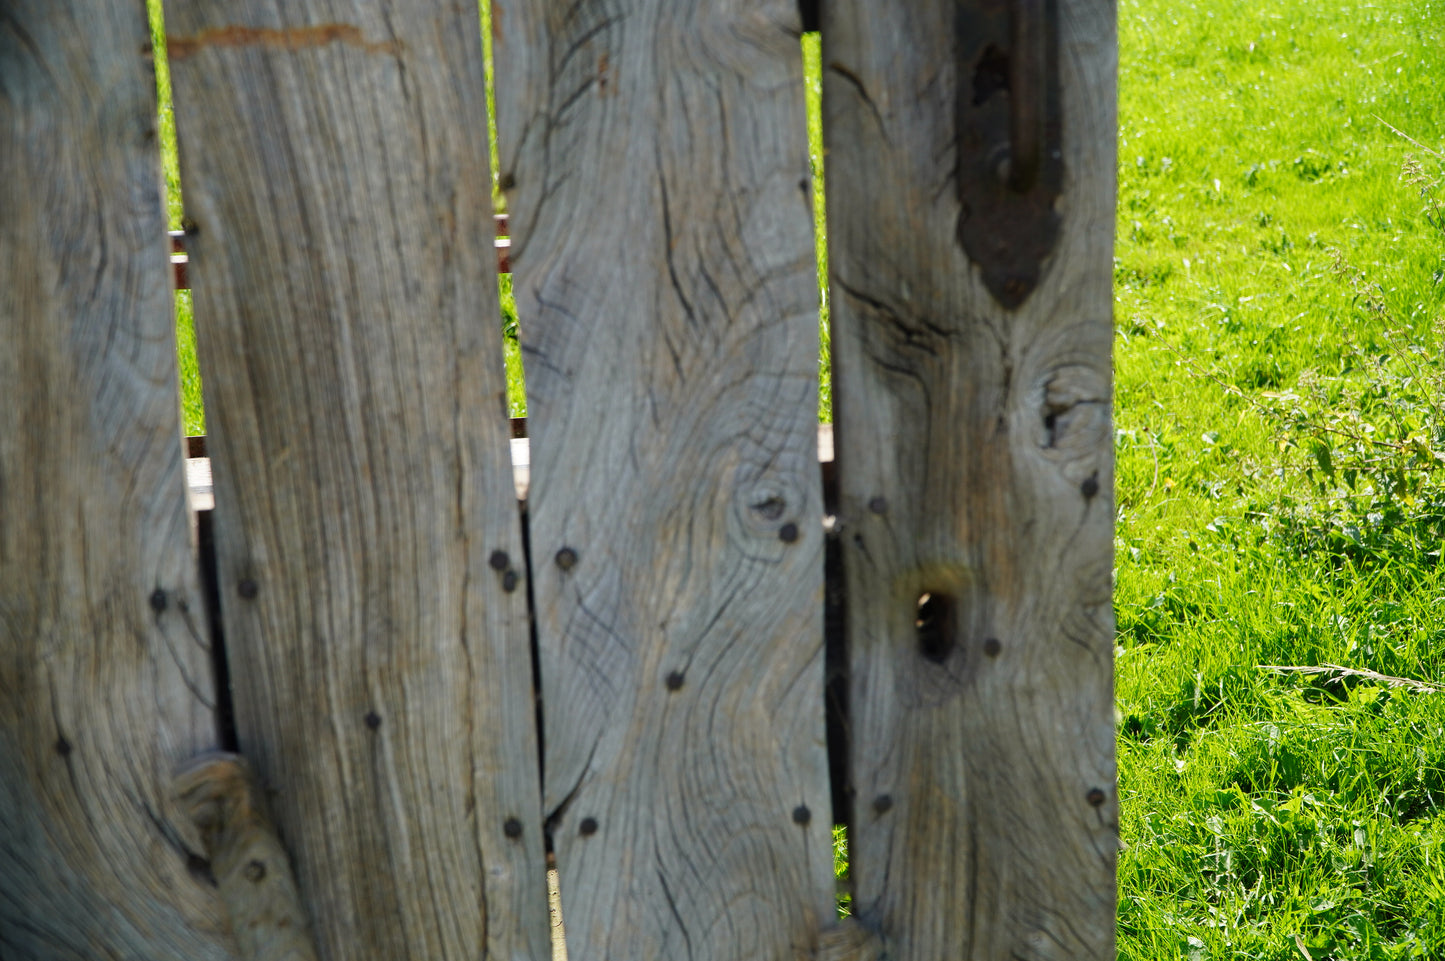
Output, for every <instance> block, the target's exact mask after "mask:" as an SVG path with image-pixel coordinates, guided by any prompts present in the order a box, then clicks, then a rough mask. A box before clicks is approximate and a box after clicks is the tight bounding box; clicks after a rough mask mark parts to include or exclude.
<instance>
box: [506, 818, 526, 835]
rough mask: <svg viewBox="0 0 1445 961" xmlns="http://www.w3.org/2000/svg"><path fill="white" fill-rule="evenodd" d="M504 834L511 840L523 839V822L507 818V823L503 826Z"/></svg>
mask: <svg viewBox="0 0 1445 961" xmlns="http://www.w3.org/2000/svg"><path fill="white" fill-rule="evenodd" d="M502 833H503V834H505V835H506V836H507V837H509V838H514V839H515V838H519V837H521V836H522V822H521V821H518V820H517V819H516V818H507V820H506V823H504V824H503V825H502Z"/></svg>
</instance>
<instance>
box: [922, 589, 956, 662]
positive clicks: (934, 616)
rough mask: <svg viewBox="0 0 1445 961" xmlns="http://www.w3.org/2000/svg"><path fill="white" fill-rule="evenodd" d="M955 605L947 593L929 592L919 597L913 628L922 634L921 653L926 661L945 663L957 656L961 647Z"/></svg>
mask: <svg viewBox="0 0 1445 961" xmlns="http://www.w3.org/2000/svg"><path fill="white" fill-rule="evenodd" d="M955 606H956V605H955V604H954V601H953V598H951V597H949V596H948V595H947V594H940V593H937V592H932V591H925V592H924V593H922V594H920V595H919V597H918V603H917V608H916V610H915V611H914V616H913V629H914V631H915V632H916V633H917V635H918V653H919V654H921V655H923V659H924V660H926V661H931V662H932V663H934V664H942V663H944V662H945V661H947V660H948V658H949V655H950V654H952V653H953V649H954V647H955V646H957V641H956V639H955V634H956V633H957V632H956V617H955V613H954V609H955Z"/></svg>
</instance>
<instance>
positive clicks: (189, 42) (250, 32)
mask: <svg viewBox="0 0 1445 961" xmlns="http://www.w3.org/2000/svg"><path fill="white" fill-rule="evenodd" d="M333 43H340V44H345V45H346V46H348V47H357V48H358V49H361V50H365V51H366V52H367V53H386V54H396V53H399V52H400V51H401V42H400V41H398V40H390V41H384V42H372V41H369V40H367V39H366V38H365V37H364V36H362V35H361V30H360V29H358V28H357V27H354V26H351V25H350V24H346V23H323V24H320V25H319V26H315V27H294V28H291V29H287V30H274V29H270V28H267V27H219V28H217V29H215V30H203V31H201V32H200V33H198V34H196V35H195V36H192V37H172V36H167V37H166V51H167V53H168V55H169V56H170V57H171V59H178V58H182V57H189V56H190V55H191V54H193V53H196V52H197V51H199V50H202V49H205V48H206V47H268V48H270V49H272V50H305V49H309V48H311V47H324V46H327V45H329V44H333Z"/></svg>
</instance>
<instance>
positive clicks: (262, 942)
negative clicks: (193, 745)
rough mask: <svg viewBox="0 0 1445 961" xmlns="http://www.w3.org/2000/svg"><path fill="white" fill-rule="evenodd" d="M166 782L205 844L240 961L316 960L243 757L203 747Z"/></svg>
mask: <svg viewBox="0 0 1445 961" xmlns="http://www.w3.org/2000/svg"><path fill="white" fill-rule="evenodd" d="M172 786H173V789H174V793H175V796H176V799H177V801H178V802H179V803H180V805H181V808H182V810H184V811H185V812H186V815H187V817H189V818H190V819H191V823H192V824H194V825H195V826H196V830H197V831H199V832H200V835H201V841H202V842H203V843H204V844H205V845H206V854H207V856H208V857H209V858H210V859H211V873H212V874H213V875H214V876H215V878H216V886H217V888H218V889H219V893H220V897H221V902H222V903H223V904H225V906H226V915H227V917H228V918H229V919H230V921H231V930H232V932H234V934H235V936H236V946H237V948H238V949H239V953H240V956H241V961H316V947H315V945H314V944H313V943H312V940H311V931H310V929H309V927H308V925H307V923H306V912H305V909H303V908H302V906H301V896H300V894H299V893H298V892H297V890H296V878H295V877H294V875H293V874H292V872H291V859H290V858H289V857H288V856H287V855H286V849H285V847H284V846H282V844H281V840H280V838H278V837H277V836H276V828H275V826H274V825H273V824H272V823H271V818H270V816H269V815H268V814H267V813H266V798H265V790H264V788H263V787H262V786H261V783H260V781H258V780H257V779H256V774H255V771H253V770H252V769H251V766H250V765H249V764H247V763H246V759H245V758H243V757H241V756H240V755H239V754H231V753H228V752H225V751H207V752H206V753H205V754H200V755H197V756H196V757H194V758H190V759H188V760H187V761H186V762H184V763H183V764H182V765H181V767H180V769H179V770H177V772H176V779H175V782H174V784H173V785H172Z"/></svg>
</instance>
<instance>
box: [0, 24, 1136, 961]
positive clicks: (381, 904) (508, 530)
mask: <svg viewBox="0 0 1445 961" xmlns="http://www.w3.org/2000/svg"><path fill="white" fill-rule="evenodd" d="M804 6H806V4H805V5H804ZM166 15H167V30H168V34H169V44H168V45H169V55H170V60H171V68H172V75H173V78H174V84H175V90H176V118H177V124H178V129H179V134H180V139H181V161H182V173H183V178H184V181H185V185H186V195H185V200H186V207H187V214H188V218H189V221H190V223H191V224H192V225H193V226H191V227H190V228H189V230H188V236H187V238H186V248H187V251H188V253H189V256H190V262H189V281H190V283H191V285H192V287H193V289H194V297H195V313H196V318H197V328H198V333H197V336H198V346H199V354H200V362H201V366H202V369H203V371H204V377H205V399H206V412H207V422H208V435H209V436H208V442H207V446H208V453H209V454H210V457H211V464H212V467H213V470H214V486H215V507H214V511H213V514H212V517H213V520H211V519H209V518H208V519H207V525H206V526H207V528H208V530H209V535H208V537H207V541H208V544H209V545H210V556H209V557H208V558H199V557H198V550H197V536H196V533H195V532H196V515H195V514H194V512H193V511H192V510H191V507H190V504H189V502H188V495H187V489H186V482H185V472H184V467H183V460H184V451H183V445H182V444H181V442H180V430H179V425H178V419H177V401H176V360H175V355H174V337H173V331H172V327H171V324H172V321H171V290H170V285H171V281H170V275H169V273H168V269H167V263H168V259H167V255H168V241H167V238H166V233H165V223H164V216H163V203H162V197H161V188H160V186H159V184H160V177H159V159H158V144H157V135H156V102H155V88H154V81H153V77H152V72H151V71H152V65H151V63H150V62H149V56H150V54H149V47H148V33H147V27H146V22H145V15H144V10H143V4H141V3H139V2H137V0H11V2H9V3H6V4H3V5H0V138H3V143H0V322H3V324H4V328H3V329H4V334H5V341H6V347H5V349H4V350H3V351H0V392H3V393H0V396H3V401H0V956H3V957H4V958H5V959H6V961H12V959H17V961H18V959H30V958H35V959H58V958H101V957H106V958H137V959H163V958H178V959H179V958H186V959H207V958H226V957H232V956H234V954H235V952H236V951H237V950H238V948H239V949H240V950H242V951H251V950H253V948H254V945H255V944H256V943H257V937H259V936H260V935H258V933H257V931H258V930H260V928H265V927H266V926H267V925H270V926H271V927H272V928H275V927H276V926H277V925H278V924H280V923H281V922H282V921H284V920H288V919H290V918H289V916H284V917H283V915H284V912H283V914H277V913H275V911H273V912H272V913H271V914H269V915H268V914H264V913H263V914H261V915H257V916H254V917H249V918H248V917H246V916H243V915H238V914H237V913H236V911H237V910H238V909H237V908H236V904H237V902H236V900H235V898H234V897H233V896H232V892H234V891H235V890H238V889H244V888H245V886H246V885H247V884H252V885H257V886H261V883H262V882H263V881H264V880H265V879H266V878H267V877H268V876H269V877H271V878H273V879H274V878H275V877H276V876H278V873H279V874H284V871H282V870H281V865H280V864H278V863H275V862H268V861H266V860H265V859H264V858H261V857H260V856H257V857H256V858H253V859H251V860H245V859H242V861H239V862H238V861H235V858H234V854H235V852H234V850H232V851H230V852H229V854H226V855H225V856H224V857H223V856H222V854H218V853H217V851H216V845H217V843H218V840H217V838H218V831H219V830H220V829H219V828H217V827H216V825H215V823H214V822H212V823H210V826H209V827H207V830H206V831H205V832H202V831H200V830H198V828H197V826H196V824H195V823H193V822H194V818H193V816H192V815H193V814H194V810H193V806H194V804H196V803H197V798H198V797H199V796H200V795H198V794H197V793H196V792H197V791H200V792H201V793H202V794H204V790H203V789H207V788H205V784H204V783H201V782H197V781H196V780H194V779H195V778H196V777H201V775H198V774H197V773H196V769H195V768H194V767H192V768H191V769H190V771H189V773H188V775H187V776H188V777H191V778H192V780H191V781H184V780H183V782H182V783H181V784H180V788H182V789H184V790H183V791H182V793H183V794H184V800H185V802H186V805H191V806H192V807H183V805H182V803H181V801H182V799H181V798H179V797H178V786H177V782H176V781H175V780H174V778H175V773H176V771H177V769H178V767H180V766H182V765H184V764H186V763H187V762H188V761H190V760H191V759H193V758H195V757H196V756H198V755H202V754H203V753H204V752H207V751H209V750H211V749H214V748H217V747H232V748H236V749H238V750H239V751H240V752H241V753H242V754H243V755H244V756H245V757H246V758H247V759H248V760H249V762H250V764H252V765H253V766H254V767H255V768H256V769H257V770H258V771H259V773H260V775H261V777H262V779H263V780H264V783H265V784H266V785H267V786H268V789H267V791H266V798H265V803H266V806H267V807H269V808H270V810H271V812H272V814H273V815H274V817H275V821H276V824H277V827H278V830H279V834H280V837H281V839H282V840H283V842H284V845H285V849H286V850H287V851H288V852H289V855H290V860H291V862H292V864H293V866H294V869H295V878H296V883H297V885H298V887H299V891H300V900H301V904H302V905H303V907H304V911H305V913H306V915H308V916H309V919H310V925H311V931H312V934H313V936H314V939H315V945H316V948H317V950H318V953H319V956H320V957H323V958H328V959H341V958H347V959H353V958H356V959H361V958H387V959H399V958H416V959H444V958H457V959H460V958H477V957H483V956H485V957H494V958H511V959H522V958H528V959H540V958H544V957H546V956H547V955H548V954H549V951H550V947H549V940H548V917H547V897H546V880H545V871H546V865H547V863H548V857H549V853H548V852H549V849H550V850H553V851H554V853H555V858H556V864H557V866H558V870H559V873H560V878H561V892H562V904H563V907H564V910H565V917H566V924H567V932H568V951H569V954H570V956H571V958H572V959H573V961H586V959H592V958H611V959H632V958H664V957H681V956H684V955H685V956H686V957H688V958H692V959H702V958H717V959H752V958H787V959H792V958H803V957H828V958H842V957H858V958H882V957H884V956H887V957H889V958H892V959H896V961H905V959H907V961H912V959H919V961H922V959H935V958H941V957H961V958H970V959H995V958H1009V957H1016V958H1104V957H1109V956H1111V955H1112V953H1113V924H1114V913H1113V901H1114V887H1113V865H1114V858H1115V847H1116V843H1117V841H1116V836H1117V824H1116V821H1117V817H1116V798H1115V790H1114V762H1113V756H1114V755H1113V727H1112V694H1111V692H1112V686H1111V685H1112V665H1111V653H1112V615H1111V607H1110V594H1111V563H1112V539H1111V531H1112V497H1111V492H1112V468H1111V454H1110V442H1111V438H1110V431H1109V414H1108V411H1109V398H1110V336H1111V322H1110V311H1111V295H1110V275H1111V253H1112V250H1111V248H1112V224H1113V180H1114V154H1113V149H1114V148H1113V142H1114V117H1113V103H1114V87H1113V84H1114V57H1115V53H1114V51H1115V43H1114V23H1113V17H1114V13H1113V6H1112V2H1111V0H887V2H880V0H825V2H824V3H823V4H822V5H821V30H822V38H823V39H822V43H823V61H824V74H825V79H824V114H825V117H824V120H825V141H826V146H827V160H826V163H827V176H828V185H827V194H828V199H827V206H828V224H829V235H828V246H829V257H830V265H831V266H830V284H831V291H832V294H831V335H832V344H831V349H832V357H833V364H834V366H833V374H834V385H833V392H834V394H833V396H834V404H835V407H834V410H835V415H836V416H835V431H836V433H835V440H836V451H837V455H836V465H835V475H836V477H835V482H836V503H830V504H829V505H827V508H826V511H825V503H824V492H823V489H822V485H821V483H820V474H819V469H818V452H817V445H816V440H815V438H816V433H815V421H816V410H817V400H816V396H817V395H816V391H817V382H818V370H817V357H818V303H817V290H816V283H815V278H814V256H813V225H812V220H811V213H810V211H811V202H810V193H811V189H812V184H811V183H810V171H809V164H808V150H807V143H806V132H805V121H804V99H803V83H802V65H801V59H800V56H799V44H798V40H799V33H800V30H801V26H802V22H801V19H800V18H801V16H802V14H801V13H800V10H799V7H798V5H796V4H795V3H794V2H792V0H786V2H784V0H777V2H767V0H756V2H738V0H733V2H728V0H611V2H607V3H572V2H561V0H495V6H494V9H493V14H492V18H493V20H492V22H493V24H494V32H493V43H494V49H495V54H496V60H497V76H498V77H499V78H500V79H499V81H498V90H497V98H496V103H497V126H498V134H497V140H498V150H499V156H500V169H501V183H502V187H503V189H504V190H505V191H506V193H507V196H508V201H509V210H510V221H511V222H510V233H511V250H510V253H511V265H512V269H513V272H514V273H513V277H514V285H515V291H516V297H517V306H518V312H519V315H520V316H521V318H522V340H523V350H524V356H525V364H526V371H527V394H528V406H529V433H530V445H531V446H530V459H531V464H530V470H531V477H530V489H529V492H528V498H527V502H526V504H525V507H524V509H523V510H521V511H519V505H518V501H517V499H516V497H515V495H514V490H513V486H512V485H513V477H512V463H511V458H510V456H509V437H510V432H509V429H508V420H507V416H506V413H507V412H506V408H505V384H504V380H503V371H502V364H501V361H500V340H499V333H498V324H497V314H498V309H497V277H496V272H495V271H496V262H495V256H494V252H493V236H494V229H493V222H492V209H491V179H490V174H489V170H488V159H487V158H488V149H489V144H488V139H487V129H488V127H487V119H486V99H485V87H484V81H483V69H482V51H481V44H480V38H479V32H478V29H477V26H478V16H477V9H476V7H475V5H474V4H472V3H469V2H466V3H464V2H444V0H288V2H286V3H275V2H263V0H237V2H228V3H222V2H201V0H173V2H171V3H169V4H168V6H167V10H166ZM619 252H625V253H619ZM825 513H826V514H827V516H828V519H829V523H828V525H827V529H826V530H825V523H824V521H825ZM830 538H831V539H832V540H831V542H830V541H829V539H830ZM825 548H826V549H825ZM825 553H827V554H828V555H829V556H836V558H838V559H839V560H840V561H841V570H842V573H841V574H840V575H838V576H837V577H836V578H834V579H833V580H832V581H830V582H829V584H828V591H829V595H830V596H834V597H839V598H841V599H842V607H841V613H842V627H841V640H840V642H839V643H838V644H836V645H833V646H832V647H831V648H830V649H829V651H828V652H827V656H825V643H824V634H825V631H824V592H825V563H824V560H825ZM201 560H206V561H207V562H208V563H213V564H214V572H215V577H214V583H215V585H217V586H218V589H217V590H216V591H215V596H214V598H212V599H211V600H210V601H209V602H208V600H207V598H206V597H205V596H204V594H203V584H202V578H201V575H200V573H199V571H200V569H201V568H200V562H201ZM831 566H832V565H830V567H831ZM221 638H224V645H222V644H221V643H220V639H221ZM222 648H223V649H222ZM825 669H826V670H827V671H828V673H829V674H830V676H831V680H830V685H829V690H831V691H832V692H833V696H832V697H831V698H830V699H826V700H827V704H829V705H831V708H832V713H831V719H832V724H831V727H829V725H828V717H829V714H828V710H827V707H826V706H825V696H824V691H825V680H828V679H825ZM224 695H228V696H224ZM223 731H224V732H231V731H234V739H235V741H236V743H235V744H229V743H225V742H226V741H227V740H228V739H229V738H230V736H231V735H230V734H229V733H226V734H223ZM830 735H831V736H830ZM830 741H831V743H830ZM830 748H831V751H830ZM830 756H831V760H830ZM202 774H204V772H202ZM830 778H831V780H832V782H833V783H835V784H836V785H837V787H838V790H836V792H833V793H830ZM198 783H201V786H200V787H197V784H198ZM187 785H189V787H187ZM211 787H213V788H214V787H215V784H212V785H211ZM218 790H219V788H218ZM834 797H836V799H837V802H838V803H837V804H836V805H835V804H834V803H833V799H834ZM232 800H233V801H234V798H233V799H232ZM835 807H836V809H837V810H835ZM228 810H229V811H230V815H227V816H228V817H229V816H234V817H235V818H242V814H244V815H245V818H249V817H251V815H250V814H245V812H242V813H241V814H238V813H237V811H238V810H239V809H228ZM835 818H836V819H837V820H838V821H839V822H841V823H846V825H847V827H848V832H849V834H848V836H849V840H850V851H849V854H850V869H851V884H852V886H853V890H854V897H853V902H852V910H853V917H852V919H850V920H849V921H847V922H843V923H840V922H839V921H837V919H836V912H835V908H834V878H833V863H832V848H831V836H830V834H831V827H832V825H833V824H834V822H835ZM203 820H204V819H203ZM242 820H244V818H242ZM242 820H233V821H231V822H228V823H230V824H231V825H232V829H234V830H235V831H242V828H239V827H236V825H237V824H241V823H242ZM244 823H245V824H248V825H249V824H252V823H253V822H252V821H250V820H244ZM254 823H256V824H259V823H260V822H254ZM203 826H204V825H203ZM244 830H246V831H249V830H251V828H249V827H248V828H245V829H244ZM256 830H261V829H260V828H257V829H256ZM262 833H264V831H263V832H262ZM267 850H270V849H267ZM208 857H214V858H215V859H216V863H209V862H208V860H207V859H208ZM268 865H269V867H268ZM268 871H269V872H270V873H269V875H268ZM218 882H219V885H220V886H219V888H218V887H217V883H218ZM228 905H229V906H230V911H231V914H229V915H228V913H227V911H228V907H227V906H228ZM277 910H280V909H277ZM290 920H294V919H290ZM252 924H256V925H259V926H260V928H257V929H252V928H251V927H250V925H252ZM262 933H264V932H262Z"/></svg>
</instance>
